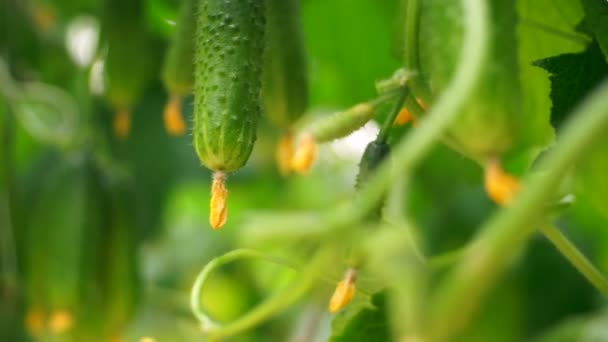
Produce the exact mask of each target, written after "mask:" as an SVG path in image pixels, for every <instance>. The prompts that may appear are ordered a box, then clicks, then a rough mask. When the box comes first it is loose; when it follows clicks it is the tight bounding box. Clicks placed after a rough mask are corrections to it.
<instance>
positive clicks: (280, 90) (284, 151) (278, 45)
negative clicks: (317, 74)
mask: <svg viewBox="0 0 608 342" xmlns="http://www.w3.org/2000/svg"><path fill="white" fill-rule="evenodd" d="M266 16H267V18H268V24H267V29H266V51H265V53H264V71H263V82H262V87H263V89H262V99H263V103H264V113H265V115H266V117H267V118H268V120H269V121H270V122H271V123H272V124H274V125H275V126H277V127H279V128H281V129H282V130H283V131H284V134H283V136H282V137H281V139H280V140H279V143H278V144H277V151H276V159H277V165H278V167H279V171H280V172H281V174H283V175H285V174H287V173H289V171H290V166H289V165H290V160H291V158H292V155H293V135H292V132H291V129H292V125H293V123H294V122H295V121H296V120H298V119H299V118H300V117H301V116H302V114H303V113H304V112H305V111H306V107H307V102H308V82H307V76H306V73H307V68H306V53H305V51H304V42H303V35H302V30H301V22H300V5H299V0H266Z"/></svg>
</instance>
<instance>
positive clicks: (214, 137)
mask: <svg viewBox="0 0 608 342" xmlns="http://www.w3.org/2000/svg"><path fill="white" fill-rule="evenodd" d="M265 21H266V20H265V6H264V1H263V0H240V1H239V0H206V1H202V2H201V3H200V6H199V15H198V22H197V25H198V26H197V31H198V34H197V37H196V38H197V39H196V52H195V82H194V87H195V91H194V132H193V134H194V147H195V149H196V153H197V154H198V156H199V158H200V160H201V162H202V163H203V165H205V166H206V167H207V168H209V169H211V170H215V171H224V172H231V171H235V170H237V169H239V168H240V167H242V166H243V165H244V164H245V163H246V162H247V159H249V155H250V154H251V151H252V149H253V145H254V142H255V139H256V128H257V121H258V118H259V116H260V112H261V108H260V92H261V77H262V65H263V53H264V30H265V25H266V22H265Z"/></svg>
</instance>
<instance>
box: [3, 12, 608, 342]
mask: <svg viewBox="0 0 608 342" xmlns="http://www.w3.org/2000/svg"><path fill="white" fill-rule="evenodd" d="M398 2H399V1H398V0H382V1H376V0H358V1H352V0H302V20H303V30H304V35H305V41H306V50H307V54H308V63H309V64H308V68H309V80H310V82H309V91H310V113H313V114H319V115H322V114H326V113H329V112H330V111H331V110H334V109H339V108H345V107H349V106H351V105H353V104H355V103H358V102H361V101H366V100H369V99H372V98H374V97H375V96H376V90H375V88H374V83H375V82H376V81H378V80H380V79H382V78H386V77H388V76H389V75H390V74H391V73H392V72H393V71H394V70H395V69H397V68H398V67H399V66H400V58H398V55H399V53H398V51H399V47H398V44H397V43H396V41H397V38H395V37H396V36H398V35H396V31H397V29H398V25H397V19H398V15H397V13H398V12H399V9H400V7H399V6H400V4H399V3H398ZM178 5H179V1H177V0H144V1H143V3H142V7H141V11H140V12H139V13H138V15H139V17H138V20H140V22H139V25H142V26H141V27H140V28H141V29H143V32H144V34H145V35H146V39H147V40H148V42H149V46H148V50H141V49H136V48H133V50H131V52H130V55H129V58H130V61H131V62H132V63H134V65H136V64H138V63H144V62H145V64H147V65H149V67H148V68H143V69H142V70H143V71H142V72H145V73H148V74H147V75H145V80H146V81H145V87H144V89H143V92H142V94H141V96H140V97H139V98H137V100H136V102H135V104H134V107H133V109H132V114H133V121H132V128H131V132H130V134H129V136H128V137H127V138H126V139H122V140H121V139H117V138H116V137H115V136H114V134H113V133H112V117H113V114H114V109H113V108H112V107H111V106H110V105H108V103H107V101H105V100H104V96H103V89H101V88H103V82H100V76H101V75H103V70H102V64H103V58H104V53H105V50H106V49H107V41H105V40H104V39H105V38H106V37H105V36H104V34H103V32H104V27H103V25H102V23H103V21H102V19H101V15H100V13H101V7H102V1H101V0H79V1H76V0H55V1H53V0H30V1H19V0H0V141H1V144H0V340H1V341H28V340H32V341H33V340H40V341H46V340H49V341H64V340H66V341H70V340H73V341H140V340H141V339H142V338H144V337H152V338H154V339H155V340H156V341H195V340H197V341H198V340H202V339H204V337H203V335H202V333H201V332H200V329H199V327H198V326H197V322H196V320H195V319H194V317H193V316H192V314H191V313H190V311H189V308H188V294H189V290H190V286H191V285H192V282H193V280H194V277H195V276H196V274H197V272H198V271H199V270H200V269H201V267H202V266H203V265H204V264H205V263H206V262H207V261H209V260H210V259H211V258H213V257H215V256H217V255H220V254H222V253H224V252H226V251H229V250H232V249H234V248H236V247H238V246H239V244H240V243H239V226H240V225H241V223H243V222H244V221H245V220H246V219H247V215H248V213H252V212H257V211H270V210H272V211H281V210H285V211H292V210H315V209H321V208H327V207H328V206H331V205H333V204H335V203H339V202H341V201H345V200H348V199H349V198H351V197H352V195H353V191H354V189H353V186H354V179H355V175H356V173H357V164H358V161H359V160H358V159H359V158H360V155H361V153H362V151H363V149H364V147H365V145H366V144H367V142H369V141H370V140H372V139H373V134H374V132H375V130H376V129H377V128H374V127H373V125H370V126H367V127H366V129H365V130H363V131H361V132H358V133H357V135H355V136H353V137H350V138H349V139H347V140H345V141H339V142H336V143H332V144H328V145H327V146H323V148H322V150H321V155H320V158H319V162H318V163H317V165H316V166H315V168H314V169H313V171H312V172H311V174H310V175H308V176H306V177H289V178H283V177H281V176H279V174H278V173H277V171H276V170H275V165H274V144H275V141H276V139H277V137H278V135H279V132H278V131H276V130H275V128H273V127H272V126H270V125H269V124H267V123H264V122H262V123H261V124H260V127H259V129H258V141H257V143H256V146H255V149H254V152H253V155H252V157H251V159H250V161H249V163H248V165H247V166H246V167H245V168H243V169H241V170H240V171H238V172H236V173H234V174H232V175H230V176H229V190H230V197H229V204H228V205H229V208H230V209H229V210H230V214H229V221H228V223H227V224H226V226H225V227H224V228H223V229H222V230H220V231H212V230H211V229H210V227H209V225H208V221H207V218H208V214H209V213H208V198H209V190H210V177H211V176H210V172H209V171H208V170H206V169H205V168H204V167H202V166H201V165H200V163H199V161H198V159H197V157H196V154H195V153H194V149H193V147H192V142H191V136H190V135H189V134H186V135H184V136H179V137H174V136H169V135H168V134H166V133H165V129H164V127H163V122H162V111H163V107H164V105H165V102H166V101H167V94H166V93H165V90H164V88H163V87H162V85H161V83H160V79H159V77H160V76H159V75H160V71H159V70H160V65H161V63H162V60H163V57H164V53H165V50H166V48H167V44H168V38H169V36H170V35H171V33H172V32H173V30H174V26H173V25H172V24H171V22H172V21H174V20H175V18H176V14H177V8H178ZM558 52H564V51H555V52H554V53H558ZM538 57H539V58H540V57H548V55H547V56H538ZM15 89H20V91H21V92H23V94H25V95H24V97H23V98H21V99H20V100H13V99H12V98H11V96H10V94H11V93H12V92H14V91H15ZM186 103H188V105H186V106H185V107H184V115H185V117H187V118H188V122H189V123H190V122H191V120H190V118H191V115H192V105H190V104H191V103H192V98H191V97H190V98H187V99H186ZM409 129H410V128H405V129H403V130H402V131H400V132H399V133H398V134H406V133H407V130H409ZM607 158H608V156H604V159H607ZM481 179H482V170H481V169H480V168H479V167H478V166H477V165H476V164H474V163H472V162H471V161H469V160H466V159H464V158H463V157H462V156H460V155H458V154H457V153H455V152H453V151H451V150H449V149H447V148H446V147H444V146H439V147H437V148H436V149H434V150H433V152H432V153H431V154H430V155H429V157H428V158H427V159H426V160H425V161H424V163H423V165H422V166H421V167H420V168H419V169H418V171H417V174H416V175H415V177H414V180H413V184H411V189H412V191H411V193H410V197H411V198H410V200H409V201H408V208H404V209H407V210H408V213H409V214H410V215H412V216H413V217H412V219H413V220H415V221H416V222H417V224H418V225H419V226H420V227H422V231H423V234H424V235H425V237H426V241H427V246H425V247H426V249H427V251H428V253H429V254H432V255H434V254H440V253H443V252H449V251H451V250H454V249H457V248H459V247H461V246H462V245H464V244H465V243H466V241H467V240H468V239H469V238H470V237H471V236H472V234H473V233H474V232H475V230H476V228H477V227H479V225H480V223H481V222H483V221H484V220H485V219H486V218H487V217H489V215H490V214H491V213H492V212H494V211H495V210H496V207H495V205H494V204H492V203H491V201H490V200H488V199H487V198H486V196H485V193H484V191H483V186H482V183H481ZM594 201H595V200H594V199H593V198H587V197H586V194H585V193H581V194H580V196H578V197H577V201H576V202H575V204H574V205H573V206H572V207H571V208H569V209H568V210H567V211H566V212H565V213H564V215H562V216H561V217H560V219H559V222H558V223H559V225H560V227H562V228H563V229H565V230H566V231H567V233H568V235H569V236H570V237H571V238H572V239H573V240H574V241H575V242H577V243H578V244H579V246H581V248H582V249H583V251H584V252H585V253H586V254H587V255H588V256H590V258H591V259H592V260H594V261H596V262H597V263H598V264H599V266H600V268H601V269H602V270H603V271H605V272H608V253H607V251H608V229H607V227H608V219H607V216H606V214H607V213H606V212H602V211H601V208H598V206H597V205H595V204H594V203H595V202H594ZM604 206H605V205H604ZM294 254H297V253H294ZM291 279H293V272H292V271H289V270H287V271H286V270H284V269H282V268H279V267H276V266H272V265H270V266H269V265H267V264H264V263H262V262H239V263H235V264H233V265H230V266H228V267H224V268H222V270H221V271H219V272H217V273H216V274H215V275H214V276H213V277H212V278H211V279H210V280H209V283H208V284H206V287H205V291H204V293H203V298H202V300H203V303H204V306H205V308H206V309H207V310H208V311H209V313H210V315H211V316H212V317H214V318H215V319H217V320H218V321H222V322H227V321H231V320H234V319H235V318H237V317H239V316H241V315H243V314H244V313H245V312H247V311H248V310H249V309H251V308H252V307H253V306H254V305H255V304H256V303H259V302H260V301H261V300H263V299H264V298H266V297H267V296H268V295H269V294H271V293H272V292H273V291H275V290H276V289H279V288H282V287H284V286H286V284H288V283H289V281H290V280H291ZM332 289H333V285H332V284H321V285H319V286H318V288H317V289H316V291H315V293H314V295H310V296H308V297H307V298H306V300H301V301H300V302H299V303H298V305H296V306H294V307H292V308H290V309H289V310H288V311H287V312H284V313H281V314H280V315H278V316H276V317H275V318H273V319H272V320H270V321H268V322H265V323H264V324H262V325H261V326H259V327H257V328H255V329H253V330H251V331H249V332H247V333H246V334H243V335H241V336H239V337H237V338H235V339H234V340H237V341H307V340H319V341H323V340H326V339H327V338H328V337H329V336H330V335H331V321H332V316H331V315H329V314H328V313H326V311H325V307H326V302H327V300H328V297H329V295H330V293H331V291H332ZM603 303H604V300H603V299H602V298H601V297H600V296H599V295H598V294H597V292H596V291H595V290H594V289H593V288H592V287H591V286H590V285H589V284H588V283H587V282H586V281H585V280H584V279H583V278H582V277H581V276H580V275H579V274H578V273H577V272H576V271H575V270H574V269H573V268H572V267H571V266H570V265H569V264H568V263H567V262H566V261H565V260H564V258H563V257H562V256H561V255H559V254H558V253H557V252H556V251H555V249H554V248H553V247H552V246H551V245H550V244H549V243H548V242H547V241H546V240H545V239H544V238H543V237H542V236H537V237H535V238H533V239H532V241H530V243H529V244H528V246H527V248H526V250H525V251H524V252H523V253H522V254H521V255H520V256H519V257H518V258H516V260H514V261H513V264H512V265H511V267H510V268H509V271H508V273H507V275H506V276H505V277H504V279H503V280H502V281H501V282H500V284H499V285H498V286H497V287H496V289H495V290H494V291H493V293H492V295H491V297H490V299H489V300H488V301H487V302H486V304H485V306H484V308H483V310H482V312H481V313H480V314H479V315H478V316H477V317H478V318H477V320H476V321H474V322H473V324H472V325H471V326H470V327H469V329H468V330H467V331H466V332H465V334H464V335H463V336H462V337H461V339H460V340H462V341H520V340H530V339H536V338H537V337H539V336H546V338H547V339H548V340H551V341H570V340H575V338H574V339H571V338H572V336H579V335H574V334H575V333H573V332H572V331H578V330H577V329H579V330H580V329H583V328H585V329H595V330H594V331H596V333H595V334H596V335H593V336H598V337H597V339H594V340H593V341H606V340H608V329H607V328H606V327H607V326H608V323H602V322H607V321H606V320H607V319H608V318H605V317H604V318H603V317H602V315H601V310H602V305H603ZM606 317H608V316H606ZM602 319H604V321H602ZM385 323H386V322H385ZM551 329H557V330H554V331H555V332H553V334H554V335H545V334H546V332H547V331H549V330H551ZM65 331H68V332H67V333H66V332H65ZM569 334H570V335H569ZM552 336H554V337H552ZM568 336H570V337H568ZM602 337H603V338H602ZM141 341H142V342H143V341H144V340H141Z"/></svg>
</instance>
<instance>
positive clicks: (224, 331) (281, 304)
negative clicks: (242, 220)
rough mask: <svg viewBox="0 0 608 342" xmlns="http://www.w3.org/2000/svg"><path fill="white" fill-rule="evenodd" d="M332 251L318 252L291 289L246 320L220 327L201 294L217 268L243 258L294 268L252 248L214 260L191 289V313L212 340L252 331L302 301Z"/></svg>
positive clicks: (206, 266) (266, 302)
mask: <svg viewBox="0 0 608 342" xmlns="http://www.w3.org/2000/svg"><path fill="white" fill-rule="evenodd" d="M329 252H330V250H329V249H328V248H326V249H322V250H321V251H319V252H317V253H316V254H315V256H314V257H313V258H312V260H311V261H310V263H309V264H308V265H306V266H305V268H304V269H303V271H302V273H301V276H300V277H299V279H298V280H297V281H296V282H295V285H294V286H293V287H291V288H287V289H284V290H282V291H281V292H279V293H278V294H276V295H274V296H273V297H271V298H269V299H268V300H266V301H265V302H263V303H262V304H260V305H258V306H256V307H255V308H254V309H252V310H251V311H250V312H248V313H247V314H245V315H244V316H243V317H241V318H239V319H237V320H236V321H234V322H231V323H229V324H227V325H224V326H220V325H219V324H217V323H216V322H214V321H213V320H212V319H211V318H210V317H209V316H207V314H206V313H205V311H204V310H203V308H202V307H201V301H200V294H201V290H202V287H203V284H204V283H205V281H206V280H207V279H208V278H209V275H210V274H211V272H212V271H213V270H215V269H216V268H218V267H220V266H222V265H224V264H227V263H230V262H233V261H235V260H238V259H243V258H261V259H264V260H267V261H270V262H273V263H276V264H279V265H283V266H287V267H290V268H291V267H292V265H291V263H289V262H286V261H284V260H282V259H278V258H273V257H270V256H267V255H265V254H264V253H261V252H258V251H255V250H251V249H237V250H234V251H231V252H228V253H226V254H224V255H221V256H219V257H217V258H215V259H213V260H211V261H210V262H209V263H207V265H205V267H204V268H203V269H202V270H201V272H200V273H199V274H198V276H197V277H196V280H195V282H194V285H193V286H192V290H191V292H190V308H191V310H192V313H193V314H194V316H196V318H197V319H198V320H199V321H200V322H201V324H202V328H203V330H204V331H205V332H206V333H208V334H209V335H210V337H211V339H214V340H216V339H222V338H225V337H228V336H232V335H235V334H238V333H240V332H242V331H244V330H246V329H249V328H251V327H253V326H255V325H257V324H259V323H261V322H262V321H263V320H265V319H267V318H268V317H270V316H271V315H273V314H276V313H278V312H279V311H281V310H283V309H285V308H286V307H288V306H289V305H291V304H293V303H294V302H295V301H297V300H298V299H299V298H301V297H302V296H303V295H304V294H305V293H306V291H308V290H309V289H310V288H311V287H312V286H313V284H314V282H315V280H316V279H317V278H318V277H319V275H320V273H321V272H320V270H321V269H322V268H323V266H324V265H326V264H327V262H328V257H329V255H330V254H329Z"/></svg>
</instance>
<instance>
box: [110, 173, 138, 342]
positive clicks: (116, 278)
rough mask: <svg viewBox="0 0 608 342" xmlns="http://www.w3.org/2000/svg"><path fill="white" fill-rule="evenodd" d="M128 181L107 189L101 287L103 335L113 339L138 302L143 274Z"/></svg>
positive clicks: (116, 336) (118, 333) (123, 327)
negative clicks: (140, 270) (138, 264)
mask: <svg viewBox="0 0 608 342" xmlns="http://www.w3.org/2000/svg"><path fill="white" fill-rule="evenodd" d="M127 185H128V184H127V183H126V182H124V181H115V182H113V184H110V186H109V189H108V190H107V196H106V199H107V201H106V202H107V205H106V218H107V221H106V222H107V225H106V227H107V229H106V232H105V236H104V239H103V242H102V243H103V247H104V248H103V254H102V257H101V260H102V261H103V266H102V268H101V281H100V283H101V288H102V298H103V308H102V312H103V313H102V321H103V334H104V336H106V337H107V338H108V339H110V340H114V339H118V338H120V335H121V334H122V332H123V331H124V329H125V327H126V326H127V324H128V322H129V320H130V319H131V317H132V315H133V313H134V310H135V305H136V302H137V292H138V285H139V273H138V267H137V258H136V251H137V248H136V236H135V235H136V229H135V228H136V227H135V220H134V217H133V212H134V210H133V208H132V206H131V205H130V203H133V200H132V199H131V196H130V193H129V191H127V190H128V188H127Z"/></svg>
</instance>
